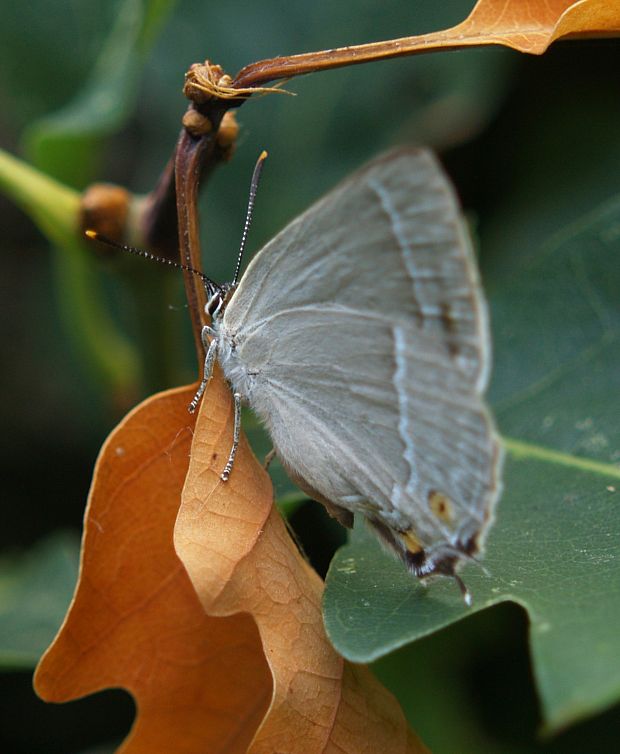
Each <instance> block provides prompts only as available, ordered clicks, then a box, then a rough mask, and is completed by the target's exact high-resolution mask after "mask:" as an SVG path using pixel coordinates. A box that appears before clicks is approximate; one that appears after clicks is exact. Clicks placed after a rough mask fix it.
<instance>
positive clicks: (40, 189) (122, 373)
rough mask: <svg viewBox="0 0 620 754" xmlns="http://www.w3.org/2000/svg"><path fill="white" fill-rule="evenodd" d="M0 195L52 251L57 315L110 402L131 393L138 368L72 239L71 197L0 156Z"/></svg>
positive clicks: (75, 202) (74, 208)
mask: <svg viewBox="0 0 620 754" xmlns="http://www.w3.org/2000/svg"><path fill="white" fill-rule="evenodd" d="M0 189H2V191H3V192H4V193H5V194H6V195H7V196H9V197H10V198H11V199H13V201H14V202H15V203H16V204H17V205H18V206H20V207H21V208H22V209H23V210H24V211H25V212H26V213H28V215H30V217H31V218H32V220H33V222H35V223H36V224H37V225H38V227H39V228H40V230H41V231H42V232H43V233H44V234H45V235H46V236H47V238H48V239H49V240H50V241H51V242H52V243H53V244H54V246H55V247H56V248H55V250H54V262H55V271H56V274H57V277H58V280H59V287H60V288H61V291H63V292H64V293H65V294H66V295H60V297H59V301H60V306H61V310H62V313H63V315H64V318H65V321H66V323H67V329H68V330H69V331H70V332H71V333H72V334H73V337H74V341H75V344H76V347H77V349H78V351H79V352H80V353H81V355H82V356H83V358H84V361H85V363H86V364H87V365H88V366H89V367H90V369H91V370H92V372H93V373H94V374H95V375H97V377H98V378H99V380H100V381H101V382H102V383H103V384H104V385H105V387H106V390H107V391H108V392H109V393H110V394H111V395H112V396H113V398H114V399H116V400H118V401H119V402H121V404H122V403H123V402H125V401H126V400H127V397H128V396H131V395H132V394H133V393H134V392H135V389H136V384H137V383H138V381H139V379H140V365H139V362H138V358H137V354H136V352H135V349H134V348H133V347H132V346H131V345H130V343H129V342H128V341H127V340H126V338H125V337H124V336H123V335H122V334H121V333H120V332H119V330H118V328H117V326H116V324H115V323H114V322H113V320H112V319H111V317H110V315H109V313H108V312H107V310H106V308H105V306H104V303H103V300H102V295H101V292H100V287H99V285H98V281H97V280H96V279H95V271H94V269H93V266H92V264H91V263H90V260H89V257H88V255H87V253H86V252H85V249H84V241H82V239H81V238H80V237H79V236H78V228H79V213H80V197H79V195H78V193H77V192H76V191H74V190H73V189H70V188H68V187H66V186H64V185H63V184H62V183H59V182H58V181H56V180H54V179H53V178H50V177H49V176H47V175H45V174H44V173H42V172H40V171H39V170H36V169H35V168H33V167H31V166H30V165H28V164H26V163H25V162H22V161H21V160H18V159H17V158H16V157H12V156H11V155H9V154H7V153H6V152H3V151H2V150H0Z"/></svg>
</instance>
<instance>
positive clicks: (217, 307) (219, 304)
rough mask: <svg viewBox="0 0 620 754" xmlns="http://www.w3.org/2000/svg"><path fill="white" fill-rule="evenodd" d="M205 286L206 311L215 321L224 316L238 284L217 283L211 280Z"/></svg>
mask: <svg viewBox="0 0 620 754" xmlns="http://www.w3.org/2000/svg"><path fill="white" fill-rule="evenodd" d="M205 287H206V291H207V303H206V305H205V312H206V313H207V314H208V315H209V316H210V317H211V319H212V320H213V321H217V320H218V319H220V318H221V317H222V316H223V314H224V311H225V309H226V306H227V304H228V302H229V301H230V298H231V296H232V295H233V293H234V292H235V288H236V287H237V286H236V284H235V283H224V284H223V285H218V284H217V283H213V282H212V281H209V284H206V285H205Z"/></svg>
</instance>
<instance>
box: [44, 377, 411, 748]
mask: <svg viewBox="0 0 620 754" xmlns="http://www.w3.org/2000/svg"><path fill="white" fill-rule="evenodd" d="M193 392H194V388H193V387H188V388H182V389H179V390H172V391H169V392H166V393H162V394H160V395H157V396H154V397H153V398H150V399H149V400H147V401H145V402H144V403H143V404H142V405H140V406H138V407H137V408H136V409H135V410H134V411H132V412H131V413H130V414H129V415H128V416H127V417H126V418H125V419H124V420H123V421H122V422H121V424H120V425H119V426H118V427H117V428H116V429H115V430H114V431H113V432H112V434H111V435H110V437H109V438H108V440H107V441H106V443H105V444H104V446H103V448H102V450H101V454H100V456H99V459H98V461H97V465H96V467H95V474H94V478H93V484H92V488H91V493H90V496H89V502H88V506H87V510H86V515H85V525H84V537H83V543H82V560H81V566H80V576H79V580H78V585H77V587H76V591H75V595H74V598H73V601H72V603H71V606H70V608H69V611H68V613H67V616H66V618H65V621H64V623H63V626H62V627H61V629H60V631H59V633H58V636H57V637H56V639H55V640H54V642H53V643H52V645H51V646H50V648H49V649H48V651H47V652H46V653H45V655H44V656H43V658H42V659H41V662H40V663H39V666H38V668H37V671H36V674H35V688H36V690H37V692H38V693H39V695H40V696H41V697H42V698H44V699H46V700H48V701H55V702H62V701H68V700H71V699H76V698H79V697H82V696H85V695H87V694H90V693H93V692H95V691H98V690H101V689H104V688H109V687H122V688H126V689H127V690H128V691H130V693H131V694H132V695H133V697H134V698H135V700H136V705H137V716H136V721H135V723H134V726H133V728H132V731H131V733H130V734H129V736H128V738H127V739H126V740H125V742H124V743H123V744H122V746H121V747H120V749H119V752H122V754H147V753H148V754H171V753H173V754H194V753H195V754H198V753H199V752H200V754H204V752H205V751H208V752H210V754H211V753H213V754H243V753H244V752H246V751H248V749H249V750H250V751H252V752H269V754H273V753H274V752H278V751H280V752H287V753H288V752H290V753H291V754H293V753H294V752H297V751H299V752H304V753H305V752H308V754H311V753H312V752H315V751H316V752H319V751H320V752H329V751H333V752H351V753H353V752H355V753H356V754H357V753H358V752H369V753H370V752H382V753H383V751H385V750H387V751H393V752H403V754H405V753H407V754H410V753H414V752H421V751H425V749H424V747H423V746H422V744H420V743H419V742H418V740H417V739H416V737H415V735H414V734H413V733H412V732H411V731H410V730H409V729H408V727H407V725H406V723H405V720H404V717H403V715H402V712H401V710H400V708H399V706H398V704H397V703H396V701H395V700H394V698H393V697H392V696H391V695H390V694H389V693H388V692H387V691H386V690H385V689H383V688H382V687H381V685H380V684H379V683H378V682H377V681H376V680H375V679H374V678H373V677H372V675H371V674H370V673H369V671H368V670H367V669H366V668H364V667H357V666H352V665H349V664H347V663H344V662H343V661H342V659H341V658H339V657H338V656H337V655H336V654H335V653H334V651H333V650H332V649H331V647H330V645H329V644H328V642H327V640H326V638H325V635H324V633H323V628H322V623H321V616H320V595H321V588H322V585H321V582H320V580H319V579H318V577H317V576H316V575H315V574H314V572H313V571H312V570H311V569H310V567H309V566H308V565H307V564H306V563H305V561H304V560H303V559H302V558H301V557H300V556H299V555H298V554H297V551H296V549H295V547H294V545H293V544H292V542H291V540H290V538H289V536H288V534H287V532H286V529H285V527H284V525H283V523H282V521H281V519H280V518H279V517H278V515H277V514H276V513H275V511H274V512H272V511H271V498H272V491H271V486H270V483H269V480H268V477H267V476H266V474H265V473H264V471H263V470H262V468H261V467H260V466H259V465H258V463H257V462H256V460H255V459H254V457H253V456H252V455H251V453H250V452H249V450H248V448H247V446H246V444H245V441H243V443H242V446H241V448H240V451H239V456H238V458H237V462H236V465H235V469H234V472H233V475H232V477H231V480H230V482H228V483H227V484H223V483H221V482H220V481H219V476H218V473H219V471H220V470H221V463H222V459H224V461H225V459H226V456H227V454H228V450H229V444H230V429H229V427H228V426H227V425H226V422H227V421H229V420H230V415H231V411H232V409H231V401H230V393H229V390H228V388H227V386H226V385H225V384H224V383H223V382H222V380H221V377H220V376H219V374H218V375H217V376H216V377H215V378H214V380H213V381H212V382H211V385H210V387H209V390H208V391H207V395H206V396H205V401H204V406H203V407H202V408H201V412H200V418H199V420H198V425H197V429H196V431H195V429H194V419H193V418H192V417H191V416H190V415H189V414H188V413H187V404H188V402H189V400H190V398H191V396H192V395H193ZM205 433H207V436H205ZM192 441H193V442H194V447H193V448H192ZM190 452H191V453H192V456H193V458H192V461H191V470H190V472H189V475H188V466H189V465H190ZM205 452H206V453H207V455H206V456H204V453H205ZM205 459H206V461H207V464H206V466H205ZM214 469H215V471H214ZM186 476H187V477H188V478H187V484H186V489H185V493H184V495H185V503H184V508H183V513H182V515H181V518H180V521H181V525H180V530H179V531H180V532H181V533H183V532H184V533H185V537H183V536H182V535H178V536H179V540H180V541H181V542H183V541H185V542H186V544H187V547H188V548H189V550H190V556H189V558H188V561H189V562H190V565H191V564H192V563H193V560H194V558H195V556H196V554H198V553H200V555H201V557H200V562H199V563H198V565H197V566H195V564H194V567H193V573H192V578H193V579H194V581H195V586H197V588H198V592H199V594H200V596H201V598H202V599H201V600H199V599H198V597H197V594H196V590H195V589H194V587H193V586H192V583H191V582H190V579H189V578H188V575H187V572H186V570H185V568H184V567H183V564H182V563H181V561H180V560H179V558H178V556H177V555H176V553H175V550H174V547H173V536H172V535H173V528H174V522H175V519H176V517H177V513H178V507H179V501H180V499H181V491H182V488H183V485H184V483H185V480H186ZM190 491H191V492H190ZM188 513H189V514H190V515H189V517H188ZM192 518H193V519H194V520H193V525H192V526H190V528H188V523H191V519H192ZM206 540H210V541H211V543H212V548H211V549H210V550H209V549H205V546H206V544H207V542H206ZM180 549H181V551H182V552H184V548H183V546H181V547H180ZM192 551H193V553H192ZM185 556H186V554H185V552H184V557H185ZM196 570H198V575H197V574H196ZM209 595H210V596H209ZM205 607H207V608H208V610H205ZM208 613H210V614H208ZM228 613H230V615H227V614H228ZM220 616H223V617H220ZM257 626H258V628H257ZM266 657H267V658H268V661H267V659H266ZM257 730H258V731H259V733H258V734H257Z"/></svg>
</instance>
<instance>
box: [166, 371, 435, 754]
mask: <svg viewBox="0 0 620 754" xmlns="http://www.w3.org/2000/svg"><path fill="white" fill-rule="evenodd" d="M232 414H233V405H232V400H231V395H230V389H229V387H228V386H227V384H226V383H225V382H224V380H223V379H222V377H221V375H220V374H219V372H218V373H216V375H215V376H214V379H213V380H212V381H211V383H210V385H209V389H208V391H207V394H206V395H205V398H204V399H203V404H202V406H201V408H200V413H199V416H198V420H197V423H196V430H195V435H194V442H193V445H192V457H191V461H190V466H189V471H188V474H187V481H186V483H185V488H184V490H183V501H182V503H181V508H180V510H179V516H178V518H177V523H176V528H175V536H174V541H175V545H176V548H177V552H178V554H179V557H180V558H181V560H182V561H183V563H184V564H185V567H186V569H187V572H188V574H189V576H190V578H191V580H192V582H193V584H194V587H195V589H196V592H197V593H198V596H199V598H200V601H201V602H202V605H203V607H204V609H205V612H207V613H208V614H210V615H220V616H226V615H233V614H235V613H238V612H239V611H245V612H248V613H250V614H251V615H252V617H253V618H254V620H255V621H256V624H257V626H258V630H259V633H260V637H261V640H262V643H263V649H264V652H265V655H266V657H267V661H268V663H269V666H270V668H271V672H272V674H273V697H272V699H271V705H270V708H269V711H268V713H267V715H266V717H265V719H264V721H263V723H262V725H261V727H260V729H259V730H258V732H257V734H256V738H255V739H254V741H253V743H252V745H251V746H250V748H249V752H251V753H252V754H274V752H286V754H296V753H297V752H299V754H314V753H316V754H319V752H320V753H321V754H323V753H325V752H334V753H335V752H340V753H341V754H345V753H347V754H362V753H363V752H367V753H368V754H374V753H375V752H376V753H377V754H384V752H388V751H389V752H390V753H391V754H405V753H406V752H407V753H409V754H413V752H422V751H426V749H425V748H424V746H423V745H422V744H421V743H420V742H419V740H418V739H417V738H416V737H415V736H414V734H413V733H411V731H410V730H409V728H408V726H407V723H406V721H405V718H404V716H403V713H402V711H401V709H400V707H399V705H398V703H397V702H396V700H395V699H394V697H393V696H392V695H391V694H390V693H389V692H388V691H386V689H384V688H383V687H382V686H381V685H380V684H379V683H378V681H377V680H376V679H375V678H374V676H372V674H371V673H370V671H369V670H368V669H367V668H366V667H363V666H355V665H351V664H349V663H346V662H345V661H344V660H343V659H342V658H341V657H340V656H339V655H337V654H336V652H335V651H334V649H333V648H332V646H331V645H330V643H329V641H328V640H327V637H326V635H325V632H324V629H323V620H322V616H321V595H322V591H323V583H322V581H321V579H320V578H319V577H318V576H317V574H316V573H315V572H314V571H313V570H312V568H311V567H310V566H309V565H308V563H306V561H305V560H304V558H303V557H302V556H301V555H300V554H299V552H298V550H297V547H296V546H295V544H294V542H293V541H292V539H291V537H290V536H289V533H288V532H287V530H286V527H285V525H284V523H283V521H282V519H281V517H280V515H279V513H278V511H277V510H276V509H275V508H274V507H273V506H272V497H273V491H272V487H271V482H270V479H269V476H268V475H267V473H266V472H265V470H264V469H263V468H262V466H261V465H260V464H259V463H258V462H257V461H256V459H255V458H254V456H253V455H252V453H251V451H250V449H249V447H248V445H247V442H246V441H245V439H242V442H241V444H240V446H239V451H238V454H237V458H236V460H235V466H234V469H233V472H232V474H231V476H230V480H229V481H228V482H226V483H224V482H222V481H221V480H220V476H219V475H220V473H221V471H222V469H223V467H224V465H225V463H226V459H227V457H228V452H229V450H230V444H231V441H232Z"/></svg>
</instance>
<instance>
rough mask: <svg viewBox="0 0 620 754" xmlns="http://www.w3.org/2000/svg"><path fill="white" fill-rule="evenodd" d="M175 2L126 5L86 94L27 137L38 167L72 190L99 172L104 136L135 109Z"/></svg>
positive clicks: (130, 1)
mask: <svg viewBox="0 0 620 754" xmlns="http://www.w3.org/2000/svg"><path fill="white" fill-rule="evenodd" d="M173 6H174V0H150V2H149V1H148V0H123V2H121V3H119V5H118V9H117V14H116V22H115V24H114V26H113V27H112V28H111V30H110V33H109V35H108V37H107V39H106V41H105V43H104V45H103V47H102V49H101V51H100V53H99V57H98V59H97V61H96V63H95V65H94V67H93V68H92V70H91V72H90V75H89V76H88V78H87V80H86V82H85V83H84V86H83V88H82V89H81V91H80V92H78V94H77V95H76V96H75V97H74V99H73V100H72V101H71V102H70V103H69V104H67V105H66V106H65V107H63V108H62V109H60V110H59V111H57V112H56V113H53V114H52V115H48V116H45V117H44V118H42V119H41V120H39V121H37V122H35V123H34V124H33V125H32V126H31V127H30V128H29V129H28V131H27V132H26V135H25V145H26V152H27V154H28V155H29V156H30V158H31V159H32V161H33V162H34V164H35V165H37V167H39V168H41V170H43V171H45V172H46V173H48V174H49V175H53V176H55V177H56V178H59V179H60V180H62V181H64V182H65V183H68V184H70V185H73V186H78V187H81V186H84V185H85V184H86V183H87V182H88V181H89V180H92V178H93V176H94V175H95V173H96V172H97V171H98V169H99V168H100V161H101V144H100V141H101V139H102V137H103V136H106V135H108V134H111V133H113V132H114V131H116V130H118V128H120V127H121V126H122V124H123V123H124V121H125V120H126V119H127V117H128V116H129V114H130V112H131V110H132V109H133V106H134V100H135V95H136V92H137V84H138V80H139V74H140V71H141V66H142V63H143V60H144V57H145V55H146V53H147V52H148V51H149V49H150V46H151V44H152V43H153V41H154V39H155V36H156V33H157V31H158V29H159V27H160V26H161V24H162V23H163V22H164V21H165V19H166V17H167V16H168V14H169V12H170V10H171V9H172V7H173Z"/></svg>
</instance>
